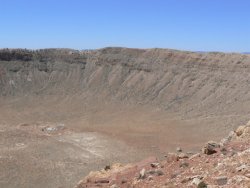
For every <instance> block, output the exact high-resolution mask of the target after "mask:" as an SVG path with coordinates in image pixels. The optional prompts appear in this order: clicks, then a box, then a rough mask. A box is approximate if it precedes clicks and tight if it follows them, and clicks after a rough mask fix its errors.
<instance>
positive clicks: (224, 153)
mask: <svg viewBox="0 0 250 188" xmlns="http://www.w3.org/2000/svg"><path fill="white" fill-rule="evenodd" d="M220 151H221V153H222V154H223V155H226V154H227V149H226V148H224V147H223V148H221V149H220Z"/></svg>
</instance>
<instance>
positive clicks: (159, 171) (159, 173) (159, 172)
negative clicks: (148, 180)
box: [155, 170, 164, 176]
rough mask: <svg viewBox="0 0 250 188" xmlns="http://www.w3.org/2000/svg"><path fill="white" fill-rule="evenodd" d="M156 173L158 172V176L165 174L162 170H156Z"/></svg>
mask: <svg viewBox="0 0 250 188" xmlns="http://www.w3.org/2000/svg"><path fill="white" fill-rule="evenodd" d="M155 174H156V175H157V176H162V175H164V173H163V172H162V171H161V170H155Z"/></svg>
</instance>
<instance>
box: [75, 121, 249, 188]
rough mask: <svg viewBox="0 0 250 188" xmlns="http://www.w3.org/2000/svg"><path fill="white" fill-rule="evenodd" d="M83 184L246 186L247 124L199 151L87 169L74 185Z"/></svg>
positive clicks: (115, 187) (82, 186)
mask: <svg viewBox="0 0 250 188" xmlns="http://www.w3.org/2000/svg"><path fill="white" fill-rule="evenodd" d="M183 156H185V157H183ZM86 187H93V188H94V187H110V188H123V187H124V188H125V187H134V188H137V187H138V188H139V187H145V188H147V187H148V188H151V187H162V188H171V187H199V188H201V187H235V188H236V187H237V188H240V187H243V188H245V187H246V188H249V187H250V126H249V123H248V124H247V125H246V126H240V127H239V128H238V129H236V130H235V131H233V132H231V133H230V134H229V136H228V137H226V138H224V139H222V140H221V142H220V143H215V142H212V141H210V142H208V143H207V144H206V145H205V146H204V148H203V149H202V152H201V153H196V154H192V155H191V154H185V153H168V154H167V155H166V160H164V161H158V160H157V159H156V158H155V157H150V158H148V159H145V160H143V161H141V162H139V163H135V164H127V165H121V164H114V165H112V166H107V167H105V168H104V169H103V170H101V171H97V172H91V173H90V174H89V175H88V176H87V177H85V178H84V179H83V180H81V181H80V182H79V183H78V185H77V186H76V187H75V188H86Z"/></svg>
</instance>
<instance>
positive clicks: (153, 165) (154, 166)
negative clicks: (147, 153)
mask: <svg viewBox="0 0 250 188" xmlns="http://www.w3.org/2000/svg"><path fill="white" fill-rule="evenodd" d="M150 166H151V167H152V168H157V167H159V166H160V164H159V163H151V164H150Z"/></svg>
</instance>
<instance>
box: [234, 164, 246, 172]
mask: <svg viewBox="0 0 250 188" xmlns="http://www.w3.org/2000/svg"><path fill="white" fill-rule="evenodd" d="M246 169H248V167H247V165H245V164H244V165H241V166H239V167H237V168H236V170H237V171H238V172H241V171H243V170H246Z"/></svg>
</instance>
